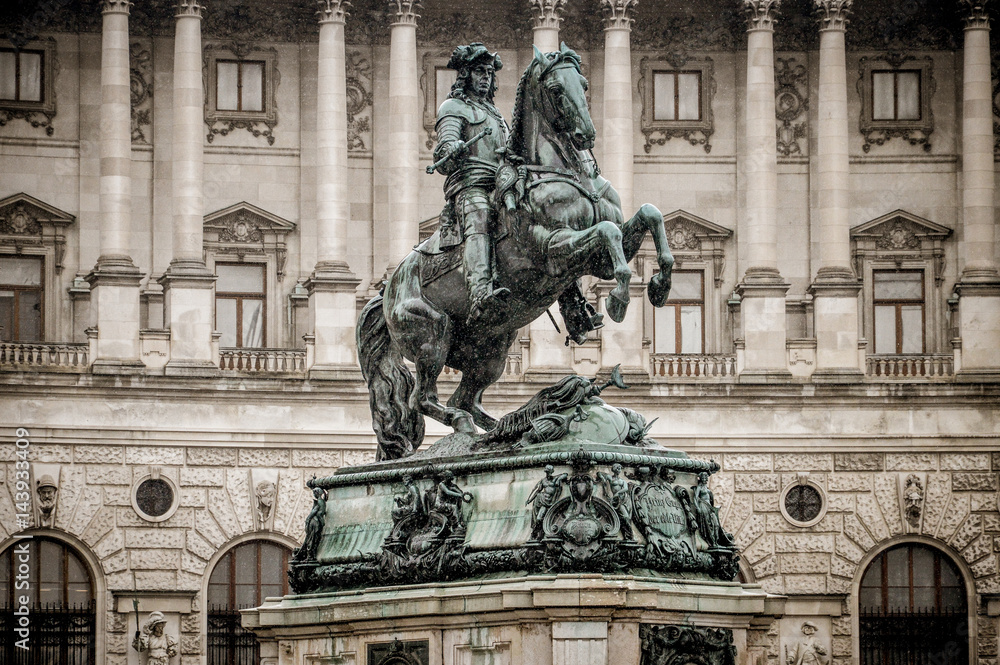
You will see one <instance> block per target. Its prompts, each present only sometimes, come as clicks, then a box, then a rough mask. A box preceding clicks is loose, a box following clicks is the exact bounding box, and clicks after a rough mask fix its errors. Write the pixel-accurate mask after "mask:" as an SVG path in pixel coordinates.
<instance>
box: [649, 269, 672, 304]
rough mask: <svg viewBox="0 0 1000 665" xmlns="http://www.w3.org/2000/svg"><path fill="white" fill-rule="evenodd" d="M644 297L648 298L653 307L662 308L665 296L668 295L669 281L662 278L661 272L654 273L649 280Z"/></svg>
mask: <svg viewBox="0 0 1000 665" xmlns="http://www.w3.org/2000/svg"><path fill="white" fill-rule="evenodd" d="M646 295H648V296H649V302H651V303H653V307H663V305H664V303H666V302H667V296H669V295H670V280H669V279H667V278H666V277H664V276H663V273H662V272H658V273H656V274H655V275H653V278H652V279H651V280H649V286H648V287H646Z"/></svg>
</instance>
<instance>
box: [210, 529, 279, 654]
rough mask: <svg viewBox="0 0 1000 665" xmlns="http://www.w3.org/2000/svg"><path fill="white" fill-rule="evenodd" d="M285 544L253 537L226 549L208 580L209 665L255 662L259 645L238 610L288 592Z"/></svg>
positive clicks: (254, 605) (255, 605)
mask: <svg viewBox="0 0 1000 665" xmlns="http://www.w3.org/2000/svg"><path fill="white" fill-rule="evenodd" d="M289 554H290V552H289V550H288V549H287V548H285V547H282V546H281V545H277V544H275V543H272V542H268V541H266V540H253V541H250V542H248V543H243V544H241V545H237V546H236V547H234V548H233V549H231V550H229V551H228V552H226V553H225V554H224V555H223V556H222V558H221V559H219V562H218V563H217V564H216V565H215V569H214V570H213V571H212V576H211V577H210V578H209V580H208V665H231V664H238V665H256V664H257V663H259V662H260V645H259V644H258V642H257V638H256V637H254V634H253V633H251V632H250V631H248V630H244V629H243V626H242V625H241V624H240V613H239V610H241V609H244V608H247V607H257V606H258V605H260V604H261V602H263V600H264V599H265V598H267V597H268V596H283V595H285V594H286V593H288V575H287V574H286V571H287V570H288V556H289Z"/></svg>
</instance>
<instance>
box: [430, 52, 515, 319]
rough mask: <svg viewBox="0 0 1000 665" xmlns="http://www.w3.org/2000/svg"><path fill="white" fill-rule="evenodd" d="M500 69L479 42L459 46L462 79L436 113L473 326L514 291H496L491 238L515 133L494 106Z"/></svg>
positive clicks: (454, 65)
mask: <svg viewBox="0 0 1000 665" xmlns="http://www.w3.org/2000/svg"><path fill="white" fill-rule="evenodd" d="M501 67H503V63H502V62H501V61H500V56H499V55H498V54H496V53H491V52H490V51H488V50H487V49H486V47H485V46H483V45H482V44H480V43H478V42H477V43H473V44H469V45H468V46H459V47H458V48H456V49H455V51H454V53H452V55H451V59H450V60H449V61H448V68H449V69H454V70H456V71H458V78H457V80H456V81H455V84H454V85H453V86H452V88H451V94H450V95H448V99H446V100H445V102H444V103H443V104H441V108H440V109H438V114H437V125H436V130H437V135H438V144H437V147H436V148H435V149H434V159H435V161H437V160H439V159H441V158H443V157H449V159H448V161H446V162H445V163H444V164H443V165H441V166H440V167H438V170H439V171H440V172H441V173H444V174H445V175H446V176H448V177H447V180H445V183H444V194H445V198H446V199H448V201H449V203H450V204H451V206H452V207H453V211H454V213H453V214H454V215H455V218H456V221H457V222H459V223H460V224H461V226H462V235H463V236H464V238H465V254H464V261H463V266H464V268H465V279H466V282H467V283H468V285H469V292H470V293H471V295H472V308H471V310H470V312H469V321H470V322H475V321H476V320H477V319H478V318H480V317H481V316H483V315H484V314H486V313H487V312H489V313H490V314H492V315H496V314H499V313H501V312H502V310H503V305H504V303H505V302H506V300H507V298H508V297H509V296H510V290H509V289H506V288H497V289H495V288H493V265H492V257H491V254H492V241H491V237H490V233H491V231H492V228H491V227H492V226H493V224H494V223H495V220H496V214H495V213H494V212H493V210H492V206H491V205H490V194H491V193H492V192H493V189H494V186H495V185H494V183H495V178H496V172H497V168H498V167H499V166H500V164H501V161H502V154H503V149H504V148H505V146H506V145H507V136H508V134H509V133H510V129H509V127H508V126H507V121H506V120H504V118H503V116H502V115H501V114H500V111H498V110H497V108H496V106H494V105H493V95H494V93H495V92H496V89H497V82H496V72H497V70H499V69H500V68H501ZM484 129H490V130H492V133H491V134H489V135H487V136H484V137H483V138H482V139H480V140H479V141H476V142H475V143H466V142H467V141H468V140H469V139H471V138H472V137H473V136H475V135H476V134H478V133H480V132H481V131H483V130H484Z"/></svg>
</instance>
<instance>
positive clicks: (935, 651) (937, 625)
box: [859, 608, 969, 665]
mask: <svg viewBox="0 0 1000 665" xmlns="http://www.w3.org/2000/svg"><path fill="white" fill-rule="evenodd" d="M967 622H968V615H967V613H966V612H965V611H958V610H936V609H930V608H925V609H918V610H915V611H902V610H888V611H885V610H870V609H864V608H863V609H862V610H861V612H860V617H859V623H860V628H861V634H860V639H859V642H860V644H859V646H860V647H861V665H965V664H966V663H968V662H969V657H968V650H969V637H968V634H969V631H968V630H967Z"/></svg>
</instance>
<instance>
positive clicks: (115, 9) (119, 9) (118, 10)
mask: <svg viewBox="0 0 1000 665" xmlns="http://www.w3.org/2000/svg"><path fill="white" fill-rule="evenodd" d="M131 6H132V3H131V2H129V1H128V0H102V2H101V13H102V14H128V13H129V8H130V7H131Z"/></svg>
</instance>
